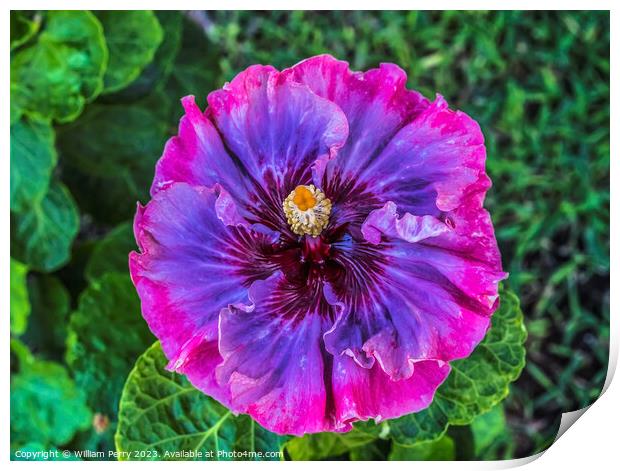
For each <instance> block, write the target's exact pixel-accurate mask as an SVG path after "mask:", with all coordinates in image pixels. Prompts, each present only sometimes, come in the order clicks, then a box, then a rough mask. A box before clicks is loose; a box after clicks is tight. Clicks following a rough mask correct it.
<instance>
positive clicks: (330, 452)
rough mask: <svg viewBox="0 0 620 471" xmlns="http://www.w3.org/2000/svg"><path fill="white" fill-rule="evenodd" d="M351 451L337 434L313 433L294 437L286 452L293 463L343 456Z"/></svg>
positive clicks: (288, 443)
mask: <svg viewBox="0 0 620 471" xmlns="http://www.w3.org/2000/svg"><path fill="white" fill-rule="evenodd" d="M348 450H349V448H348V447H347V445H346V443H344V442H343V441H342V440H340V439H339V437H338V434H336V433H329V432H323V433H313V434H308V435H304V436H303V437H294V438H292V439H291V440H289V441H288V442H286V451H287V452H288V454H289V456H290V457H291V459H292V460H293V461H317V460H323V459H326V458H329V457H336V456H338V455H342V454H344V453H346V452H347V451H348Z"/></svg>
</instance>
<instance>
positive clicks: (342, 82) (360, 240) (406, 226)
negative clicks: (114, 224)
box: [130, 55, 506, 435]
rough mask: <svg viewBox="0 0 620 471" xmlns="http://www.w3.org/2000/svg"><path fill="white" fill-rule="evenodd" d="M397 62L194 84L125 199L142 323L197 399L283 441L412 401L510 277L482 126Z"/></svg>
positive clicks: (268, 72)
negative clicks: (148, 178)
mask: <svg viewBox="0 0 620 471" xmlns="http://www.w3.org/2000/svg"><path fill="white" fill-rule="evenodd" d="M406 81H407V77H406V75H405V73H404V72H403V71H402V70H401V69H400V68H399V67H398V66H396V65H394V64H381V66H380V67H379V68H377V69H372V70H369V71H367V72H363V73H362V72H352V71H350V70H349V67H348V64H347V63H346V62H342V61H338V60H336V59H334V58H333V57H331V56H328V55H322V56H317V57H312V58H309V59H307V60H304V61H302V62H300V63H299V64H297V65H295V66H293V67H291V68H289V69H286V70H283V71H278V70H276V69H275V68H273V67H271V66H262V65H255V66H252V67H249V68H248V69H247V70H245V71H244V72H241V73H240V74H239V75H237V76H236V77H235V78H234V79H233V80H232V81H231V82H230V83H227V84H225V85H224V87H223V88H222V89H221V90H216V91H214V92H212V93H210V94H209V95H208V98H207V102H208V106H207V108H206V110H205V111H204V112H203V111H202V110H201V108H200V107H199V106H198V105H197V104H196V103H195V100H194V97H193V96H188V97H185V98H183V99H182V104H183V106H184V108H185V115H184V116H183V117H182V119H181V121H180V125H179V132H178V135H177V136H175V137H172V138H171V139H170V140H169V141H168V143H167V145H166V147H165V149H164V153H163V156H162V157H161V159H160V160H159V162H158V164H157V167H156V170H155V178H154V181H153V185H152V187H151V197H152V199H151V201H150V202H149V203H148V204H147V205H146V206H144V207H143V206H141V205H138V211H137V214H136V218H135V225H134V230H135V236H136V240H137V243H138V246H139V249H140V251H139V253H136V252H133V253H131V254H130V270H131V276H132V279H133V282H134V284H135V286H136V289H137V291H138V293H139V296H140V298H141V302H142V312H143V315H144V318H145V319H146V321H147V323H148V325H149V327H150V329H151V330H152V331H153V333H154V334H155V335H156V336H157V337H158V338H159V340H160V341H161V346H162V348H163V351H164V353H165V354H166V356H167V357H168V359H169V360H170V363H169V365H168V368H169V369H171V370H174V371H177V372H179V373H181V374H184V375H186V376H187V378H188V379H189V381H191V383H192V384H193V385H194V386H195V387H196V388H198V389H200V390H201V391H203V392H204V393H205V394H207V395H209V396H211V397H213V398H215V399H216V400H218V401H219V402H221V403H222V404H224V405H225V406H226V407H228V408H229V409H230V410H232V411H233V412H234V413H246V414H249V415H251V416H252V417H253V418H254V419H255V420H256V421H258V422H259V423H260V424H261V425H262V426H264V427H265V428H267V429H269V430H271V431H273V432H276V433H280V434H293V435H302V434H304V433H313V432H321V431H338V432H345V431H347V430H350V429H351V426H352V423H353V422H355V421H358V420H362V421H363V420H368V419H371V418H372V419H374V420H375V421H381V420H385V419H390V418H395V417H399V416H402V415H404V414H409V413H412V412H416V411H419V410H421V409H423V408H425V407H427V406H428V405H429V404H430V403H431V401H432V399H433V395H434V393H435V391H436V389H437V388H438V386H439V385H440V384H441V383H442V381H444V379H445V378H446V377H447V375H448V373H449V372H450V361H452V360H455V359H459V358H463V357H466V356H468V355H469V354H470V353H471V352H472V350H473V349H474V347H475V346H476V345H477V344H478V343H479V342H480V341H481V340H482V338H483V337H484V335H485V333H486V331H487V329H488V327H489V325H490V318H491V316H492V314H493V312H494V311H495V310H496V308H497V306H498V302H499V300H498V291H497V290H498V282H499V281H500V280H502V279H503V278H505V276H506V274H505V273H504V272H503V271H502V268H501V259H500V254H499V251H498V248H497V243H496V240H495V236H494V232H493V226H492V224H491V219H490V217H489V214H488V213H487V211H486V210H485V209H484V208H483V200H484V196H485V193H486V191H487V189H488V188H489V187H490V185H491V183H490V180H489V178H488V177H487V175H486V173H485V156H486V153H485V147H484V139H483V136H482V133H481V131H480V128H479V126H478V124H477V123H476V122H475V121H474V120H473V119H471V118H470V117H469V116H467V115H466V114H464V113H462V112H460V111H452V110H450V109H449V108H448V105H447V103H446V102H445V100H444V99H443V98H442V97H441V96H437V98H436V99H435V100H434V101H432V102H431V101H429V100H427V99H426V98H424V97H423V96H422V95H421V94H420V93H417V92H415V91H411V90H407V89H406Z"/></svg>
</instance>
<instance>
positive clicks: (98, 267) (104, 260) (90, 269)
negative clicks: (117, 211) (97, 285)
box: [84, 222, 136, 281]
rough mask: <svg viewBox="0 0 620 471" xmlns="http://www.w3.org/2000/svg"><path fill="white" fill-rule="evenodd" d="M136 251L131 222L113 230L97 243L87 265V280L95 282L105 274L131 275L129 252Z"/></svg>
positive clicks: (85, 272)
mask: <svg viewBox="0 0 620 471" xmlns="http://www.w3.org/2000/svg"><path fill="white" fill-rule="evenodd" d="M132 250H136V241H135V239H134V236H133V225H132V224H131V223H129V222H127V223H124V224H121V225H119V226H117V227H116V228H114V229H113V230H111V231H110V232H109V233H108V234H107V235H106V236H105V237H104V238H103V239H101V240H100V241H99V242H97V245H95V248H94V249H93V252H92V255H91V256H90V259H89V260H88V263H87V264H86V269H85V271H84V274H85V276H86V279H88V280H90V281H93V280H95V279H97V278H100V277H101V276H102V275H103V274H105V273H109V272H114V273H122V274H125V275H127V274H128V273H129V261H128V260H129V252H131V251H132Z"/></svg>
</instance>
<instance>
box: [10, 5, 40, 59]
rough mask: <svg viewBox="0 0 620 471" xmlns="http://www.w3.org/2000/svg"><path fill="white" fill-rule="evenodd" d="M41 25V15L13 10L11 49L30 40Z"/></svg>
mask: <svg viewBox="0 0 620 471" xmlns="http://www.w3.org/2000/svg"><path fill="white" fill-rule="evenodd" d="M40 26H41V15H39V14H35V15H34V16H32V15H30V14H28V12H23V11H16V10H11V51H12V50H13V49H15V48H18V47H19V46H21V45H22V44H25V43H26V42H28V41H29V40H30V39H31V38H32V37H34V35H35V34H37V31H39V27H40Z"/></svg>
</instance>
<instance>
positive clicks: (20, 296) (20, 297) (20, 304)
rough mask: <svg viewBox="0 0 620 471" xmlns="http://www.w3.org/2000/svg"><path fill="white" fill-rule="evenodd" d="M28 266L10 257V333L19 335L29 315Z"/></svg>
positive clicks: (26, 323) (23, 330)
mask: <svg viewBox="0 0 620 471" xmlns="http://www.w3.org/2000/svg"><path fill="white" fill-rule="evenodd" d="M27 274H28V267H27V266H26V265H24V264H23V263H19V262H18V261H16V260H13V259H11V334H14V335H21V334H23V333H24V332H25V331H26V326H27V325H28V316H29V315H30V301H29V300H28V288H27V285H26V275H27Z"/></svg>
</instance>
